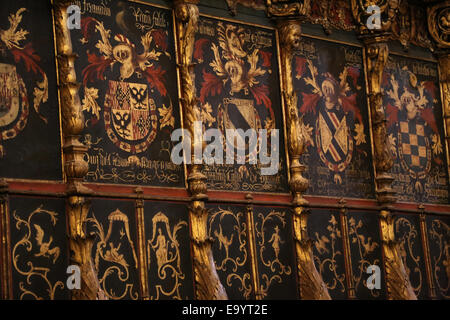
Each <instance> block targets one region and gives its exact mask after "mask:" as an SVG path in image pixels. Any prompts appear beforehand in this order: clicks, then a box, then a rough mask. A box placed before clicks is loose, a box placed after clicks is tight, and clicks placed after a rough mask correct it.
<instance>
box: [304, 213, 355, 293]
mask: <svg viewBox="0 0 450 320" xmlns="http://www.w3.org/2000/svg"><path fill="white" fill-rule="evenodd" d="M333 217H334V220H333ZM333 222H334V223H335V224H333ZM308 232H309V237H310V238H311V240H312V241H313V255H314V263H315V265H316V269H317V271H318V272H319V273H320V274H321V276H322V279H323V281H324V282H325V283H326V285H327V288H328V293H329V294H330V296H331V298H332V299H347V291H346V287H347V282H346V278H345V277H346V275H345V262H344V260H345V259H344V248H343V241H342V231H341V223H340V218H339V212H338V211H333V210H319V209H317V210H312V211H311V213H310V215H309V217H308ZM321 266H322V267H321Z"/></svg>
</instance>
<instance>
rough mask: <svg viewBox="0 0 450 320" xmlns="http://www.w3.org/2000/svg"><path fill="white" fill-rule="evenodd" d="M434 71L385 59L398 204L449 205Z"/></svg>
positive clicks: (409, 62)
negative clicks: (386, 61)
mask: <svg viewBox="0 0 450 320" xmlns="http://www.w3.org/2000/svg"><path fill="white" fill-rule="evenodd" d="M438 79H439V78H438V69H437V65H436V64H435V63H431V62H426V61H421V60H417V59H412V58H405V57H400V56H396V55H390V57H389V61H388V63H387V65H386V69H385V73H384V75H383V93H384V94H383V103H384V107H385V110H386V118H387V130H388V134H389V140H390V143H391V145H392V152H393V154H394V160H395V162H394V167H393V168H392V174H393V176H394V178H395V180H394V182H393V184H392V185H393V187H394V189H395V190H396V191H397V194H398V197H399V199H400V200H404V201H418V202H432V203H448V193H449V189H448V186H449V185H448V172H447V166H446V163H447V160H446V156H445V155H446V151H445V148H446V146H445V139H444V129H443V125H442V124H443V120H442V106H441V96H440V90H439V80H438Z"/></svg>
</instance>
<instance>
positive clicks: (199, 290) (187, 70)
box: [174, 0, 228, 300]
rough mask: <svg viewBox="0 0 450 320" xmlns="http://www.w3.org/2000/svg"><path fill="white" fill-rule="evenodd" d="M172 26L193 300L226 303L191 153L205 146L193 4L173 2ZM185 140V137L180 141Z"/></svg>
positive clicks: (198, 169) (196, 14)
mask: <svg viewBox="0 0 450 320" xmlns="http://www.w3.org/2000/svg"><path fill="white" fill-rule="evenodd" d="M174 5H175V18H176V19H175V25H176V38H177V42H178V45H177V47H178V49H179V50H178V55H177V62H178V63H177V66H178V72H179V75H180V78H181V92H182V94H181V97H180V102H181V106H182V118H183V128H184V129H185V130H188V131H189V133H190V136H191V137H193V138H192V139H191V141H190V144H191V145H190V147H191V155H192V158H191V162H190V163H192V164H190V165H189V167H188V169H189V174H188V178H187V182H188V190H189V193H190V194H191V203H190V205H189V219H190V224H191V228H190V230H191V234H190V236H191V244H192V252H193V260H194V263H193V267H194V279H195V296H196V298H197V299H199V300H224V299H228V297H227V293H226V291H225V289H224V287H223V285H222V283H221V282H220V279H219V276H218V274H217V270H216V266H215V263H214V258H213V254H212V249H211V242H212V240H211V239H210V238H209V237H208V230H207V223H208V211H207V210H206V208H205V201H206V200H207V199H208V196H207V194H206V193H207V188H206V176H205V175H204V174H203V173H202V172H201V165H200V164H198V161H196V160H198V159H195V154H196V152H194V150H197V149H200V150H202V152H203V148H204V143H203V142H202V141H201V139H199V137H198V134H196V133H197V131H200V132H201V129H200V130H196V129H197V128H196V127H195V125H196V123H197V122H201V121H202V119H201V113H200V111H199V107H198V98H197V96H196V89H195V81H194V79H195V74H194V67H195V65H194V63H193V62H192V57H193V51H194V43H195V35H196V32H197V29H198V20H199V12H198V7H197V6H196V5H195V4H192V3H189V2H188V1H184V0H179V1H175V4H174ZM183 139H186V137H183Z"/></svg>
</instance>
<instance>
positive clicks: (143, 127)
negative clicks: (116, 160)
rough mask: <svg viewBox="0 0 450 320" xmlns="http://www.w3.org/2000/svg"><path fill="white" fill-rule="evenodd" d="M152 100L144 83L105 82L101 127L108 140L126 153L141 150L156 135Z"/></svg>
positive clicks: (155, 119)
mask: <svg viewBox="0 0 450 320" xmlns="http://www.w3.org/2000/svg"><path fill="white" fill-rule="evenodd" d="M155 110H156V106H155V101H154V100H153V99H152V98H150V97H149V89H148V86H147V85H146V84H139V83H129V82H118V81H109V88H108V93H107V94H106V97H105V107H104V118H105V129H106V131H107V133H108V137H109V139H111V141H112V142H113V143H114V144H115V145H116V146H117V147H119V148H120V149H122V150H123V151H126V152H129V153H141V152H144V151H145V150H147V148H148V146H149V145H150V144H151V143H152V142H153V140H154V139H155V137H156V131H157V116H156V112H155Z"/></svg>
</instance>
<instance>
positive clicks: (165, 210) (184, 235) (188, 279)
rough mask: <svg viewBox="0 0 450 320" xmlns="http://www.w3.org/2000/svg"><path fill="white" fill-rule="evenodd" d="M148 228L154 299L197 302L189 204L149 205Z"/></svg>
mask: <svg viewBox="0 0 450 320" xmlns="http://www.w3.org/2000/svg"><path fill="white" fill-rule="evenodd" d="M144 227H145V233H144V243H145V253H146V256H147V272H148V288H149V294H150V299H151V300H162V299H177V300H186V299H193V298H194V291H193V278H192V262H191V252H190V239H189V217H188V211H187V207H186V204H172V203H163V202H150V201H146V202H145V206H144Z"/></svg>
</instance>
